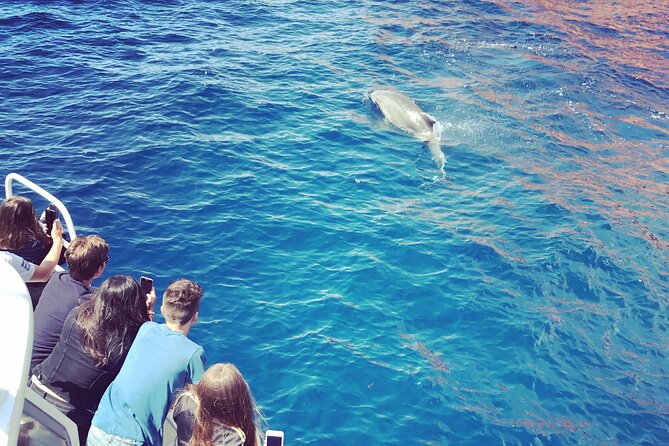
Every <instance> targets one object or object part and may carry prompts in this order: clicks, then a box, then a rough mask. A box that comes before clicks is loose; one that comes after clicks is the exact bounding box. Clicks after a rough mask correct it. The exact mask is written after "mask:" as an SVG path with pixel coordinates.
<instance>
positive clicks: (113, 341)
mask: <svg viewBox="0 0 669 446" xmlns="http://www.w3.org/2000/svg"><path fill="white" fill-rule="evenodd" d="M155 297H156V295H155V291H152V292H151V294H148V295H147V294H144V293H142V290H141V288H140V286H139V284H138V283H137V282H136V281H135V280H134V279H133V278H132V277H130V276H111V277H109V278H108V279H107V280H105V281H104V282H103V283H102V285H101V286H100V288H99V289H98V290H96V292H95V294H94V295H93V297H92V298H91V299H89V300H88V301H87V302H84V303H83V304H82V305H80V306H78V307H76V308H74V309H73V310H72V311H70V314H68V316H67V319H66V320H65V325H64V326H63V332H62V333H61V336H60V338H59V339H58V343H57V344H56V347H55V348H54V349H53V352H51V354H50V355H49V356H48V357H47V358H46V359H45V360H44V361H43V362H42V363H41V364H38V365H37V366H36V367H35V369H34V371H33V373H34V374H33V376H32V378H31V380H30V387H31V388H32V389H33V390H35V391H36V392H37V393H38V394H39V395H40V396H42V397H43V398H44V399H46V400H47V401H49V402H50V403H52V404H53V405H54V406H56V407H57V408H58V410H60V411H61V412H63V413H64V414H65V415H67V416H68V417H69V418H70V419H72V421H74V422H75V423H76V424H77V428H78V430H79V441H80V444H82V445H83V444H86V436H87V435H88V429H89V428H90V424H91V419H92V418H93V413H94V412H95V410H96V409H97V406H98V403H99V402H100V398H102V394H103V393H104V391H105V390H106V389H107V386H108V385H109V383H111V382H112V381H113V380H114V378H115V377H116V375H117V374H118V372H119V370H120V369H121V365H122V364H123V361H124V360H125V357H126V355H127V353H128V349H129V348H130V345H131V344H132V341H133V340H134V339H135V335H136V334H137V331H138V330H139V327H140V326H141V325H142V324H143V323H144V322H146V321H148V320H149V309H147V306H149V308H150V309H151V311H153V304H154V303H155Z"/></svg>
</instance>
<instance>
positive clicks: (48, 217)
mask: <svg viewBox="0 0 669 446" xmlns="http://www.w3.org/2000/svg"><path fill="white" fill-rule="evenodd" d="M44 214H45V216H44V223H45V224H46V232H47V234H49V235H51V229H52V228H53V222H54V220H56V218H58V211H57V210H55V209H54V208H52V207H51V206H50V205H49V207H47V208H46V210H45V211H44Z"/></svg>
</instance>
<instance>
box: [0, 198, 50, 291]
mask: <svg viewBox="0 0 669 446" xmlns="http://www.w3.org/2000/svg"><path fill="white" fill-rule="evenodd" d="M49 235H50V236H51V237H48V236H47V235H46V234H45V233H44V231H43V230H42V228H41V227H40V225H39V223H38V221H37V219H36V218H35V209H33V204H32V202H31V201H30V200H29V199H27V198H25V197H19V196H13V197H9V198H7V199H6V200H5V201H3V202H2V205H0V257H2V259H4V260H6V261H7V262H9V263H10V264H12V266H14V268H15V269H16V270H17V271H18V273H19V274H20V275H21V278H22V279H23V281H24V282H45V281H47V280H49V278H50V277H51V273H53V269H54V268H55V267H56V264H57V263H59V262H60V258H61V251H62V249H63V228H62V226H61V225H60V221H58V220H56V221H55V222H54V225H53V228H52V230H51V234H49ZM24 260H25V261H24ZM31 291H32V290H31ZM39 292H40V293H41V289H40V290H39ZM32 294H33V293H32V292H31V297H33V296H32ZM35 297H39V293H38V294H37V295H36V296H34V298H33V300H35Z"/></svg>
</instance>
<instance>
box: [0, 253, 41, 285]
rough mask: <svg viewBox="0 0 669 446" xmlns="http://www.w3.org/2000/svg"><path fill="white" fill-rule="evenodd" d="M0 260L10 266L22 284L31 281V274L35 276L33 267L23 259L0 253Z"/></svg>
mask: <svg viewBox="0 0 669 446" xmlns="http://www.w3.org/2000/svg"><path fill="white" fill-rule="evenodd" d="M0 259H2V260H4V261H6V262H7V263H9V264H10V265H12V266H13V267H14V269H15V270H16V271H17V272H18V273H19V276H21V279H23V281H24V282H27V281H29V280H30V279H32V277H33V274H35V265H34V264H33V263H30V262H29V261H27V260H26V259H24V258H23V257H19V256H17V255H16V254H12V253H11V252H7V251H2V252H0Z"/></svg>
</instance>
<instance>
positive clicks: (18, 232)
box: [0, 195, 51, 249]
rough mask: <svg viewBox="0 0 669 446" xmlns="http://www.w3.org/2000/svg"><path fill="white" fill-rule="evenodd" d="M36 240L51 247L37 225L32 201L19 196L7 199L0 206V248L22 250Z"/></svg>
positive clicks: (48, 240)
mask: <svg viewBox="0 0 669 446" xmlns="http://www.w3.org/2000/svg"><path fill="white" fill-rule="evenodd" d="M35 240H39V241H41V242H42V243H44V244H45V245H46V246H50V245H51V241H50V239H49V238H48V237H47V236H46V234H44V233H43V232H42V229H41V228H40V227H39V224H38V223H37V219H36V218H35V209H34V208H33V203H32V201H30V200H29V199H28V198H26V197H20V196H18V195H15V196H13V197H9V198H7V199H6V200H5V201H3V202H2V205H0V248H2V249H22V248H25V247H26V246H27V245H29V244H30V243H31V242H33V241H35Z"/></svg>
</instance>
